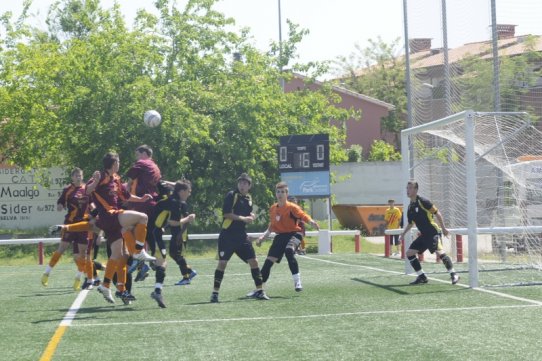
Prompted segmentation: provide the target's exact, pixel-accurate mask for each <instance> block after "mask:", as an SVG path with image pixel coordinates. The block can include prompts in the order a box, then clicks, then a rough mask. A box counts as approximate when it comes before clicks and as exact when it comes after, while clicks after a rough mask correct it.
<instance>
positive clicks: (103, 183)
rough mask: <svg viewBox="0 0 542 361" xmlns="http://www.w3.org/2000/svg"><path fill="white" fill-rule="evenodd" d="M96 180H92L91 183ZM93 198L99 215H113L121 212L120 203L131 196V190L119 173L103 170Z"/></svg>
mask: <svg viewBox="0 0 542 361" xmlns="http://www.w3.org/2000/svg"><path fill="white" fill-rule="evenodd" d="M92 182H94V180H90V181H89V183H87V185H88V184H91V183H92ZM92 198H93V201H94V203H95V204H96V209H97V210H98V215H102V214H103V215H107V214H109V215H111V214H116V213H119V210H120V206H119V205H120V204H122V202H124V201H126V200H128V199H129V198H130V192H128V189H126V186H125V185H124V184H122V182H121V181H120V177H119V176H118V175H117V174H113V175H109V174H107V173H106V172H103V171H102V172H101V176H100V181H99V182H98V185H97V186H96V188H95V189H94V192H92Z"/></svg>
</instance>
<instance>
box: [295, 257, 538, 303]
mask: <svg viewBox="0 0 542 361" xmlns="http://www.w3.org/2000/svg"><path fill="white" fill-rule="evenodd" d="M303 258H307V259H310V260H313V261H319V262H325V263H331V264H336V265H340V266H350V267H359V268H365V269H369V270H372V271H378V272H384V273H393V274H397V275H404V276H411V277H412V276H414V275H410V274H408V275H405V274H404V273H403V272H398V271H392V270H387V269H383V268H376V267H370V266H363V265H356V264H349V263H342V262H337V261H330V260H326V259H319V258H313V257H310V256H303ZM427 278H428V279H430V280H431V281H435V282H440V283H449V281H444V280H441V279H438V278H433V277H427ZM455 286H459V287H463V288H468V289H472V290H474V291H478V292H485V293H489V294H491V295H495V296H499V297H503V298H509V299H512V300H516V301H521V302H526V303H530V304H532V305H536V306H542V301H536V300H531V299H529V298H524V297H518V296H513V295H509V294H506V293H502V292H497V291H492V290H486V289H484V288H480V287H476V288H471V287H470V286H468V285H464V284H461V283H458V284H456V285H455Z"/></svg>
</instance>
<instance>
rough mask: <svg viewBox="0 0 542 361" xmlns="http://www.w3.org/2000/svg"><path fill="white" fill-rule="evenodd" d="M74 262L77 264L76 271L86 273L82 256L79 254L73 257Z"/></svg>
mask: <svg viewBox="0 0 542 361" xmlns="http://www.w3.org/2000/svg"><path fill="white" fill-rule="evenodd" d="M75 264H76V265H77V271H78V272H81V273H86V268H85V264H86V261H85V258H84V256H83V257H81V255H79V256H78V257H77V258H76V259H75Z"/></svg>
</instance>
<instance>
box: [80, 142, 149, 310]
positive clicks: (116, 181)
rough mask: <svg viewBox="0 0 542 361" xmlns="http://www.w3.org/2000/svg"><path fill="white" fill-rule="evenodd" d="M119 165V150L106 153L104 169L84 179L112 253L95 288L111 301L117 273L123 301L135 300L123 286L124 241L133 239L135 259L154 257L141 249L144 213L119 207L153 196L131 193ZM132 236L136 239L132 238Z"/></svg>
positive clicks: (145, 200)
mask: <svg viewBox="0 0 542 361" xmlns="http://www.w3.org/2000/svg"><path fill="white" fill-rule="evenodd" d="M119 168H120V159H119V156H118V154H116V153H107V154H106V155H105V156H104V158H103V169H104V170H102V171H96V172H94V174H93V175H92V179H91V180H90V181H89V182H88V183H87V194H91V195H92V199H93V202H94V204H95V205H96V209H97V212H98V219H97V222H96V226H97V227H98V228H100V229H102V230H103V231H104V233H105V238H106V239H107V243H108V245H109V246H110V248H111V256H110V257H109V260H108V261H107V267H106V270H105V275H104V280H103V283H102V284H101V285H100V286H98V291H99V292H100V293H101V294H102V295H103V296H104V298H105V299H106V301H108V302H110V303H114V302H115V301H114V299H113V297H112V295H111V289H110V284H111V280H112V279H113V276H114V274H115V273H116V274H117V288H118V290H119V292H120V293H121V299H122V300H123V302H124V303H129V302H130V301H132V300H135V297H134V296H132V295H131V294H130V293H129V292H128V291H127V290H126V285H125V283H126V260H127V258H128V253H127V252H126V249H125V243H126V244H127V245H129V244H133V243H135V250H133V252H134V254H133V255H132V256H133V257H134V258H135V259H139V260H155V259H156V258H155V257H152V256H150V255H149V254H147V252H146V251H145V250H144V249H143V245H144V240H145V237H146V234H147V220H148V217H147V215H146V214H145V213H141V212H137V211H133V210H124V209H121V208H120V204H121V203H122V202H147V201H149V200H151V199H152V198H153V197H152V195H150V194H145V195H143V196H142V197H138V196H135V195H133V194H130V192H128V189H127V188H126V186H125V185H124V184H122V182H121V180H120V177H119V175H118V171H119ZM132 229H133V233H132ZM134 238H135V242H133V241H132V240H134ZM123 240H124V241H125V243H124V242H123Z"/></svg>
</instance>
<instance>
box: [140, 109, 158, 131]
mask: <svg viewBox="0 0 542 361" xmlns="http://www.w3.org/2000/svg"><path fill="white" fill-rule="evenodd" d="M143 121H144V122H145V125H146V126H148V127H151V128H154V127H157V126H159V125H160V123H161V122H162V116H161V115H160V113H158V112H157V111H156V110H147V111H146V112H145V114H144V115H143Z"/></svg>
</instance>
